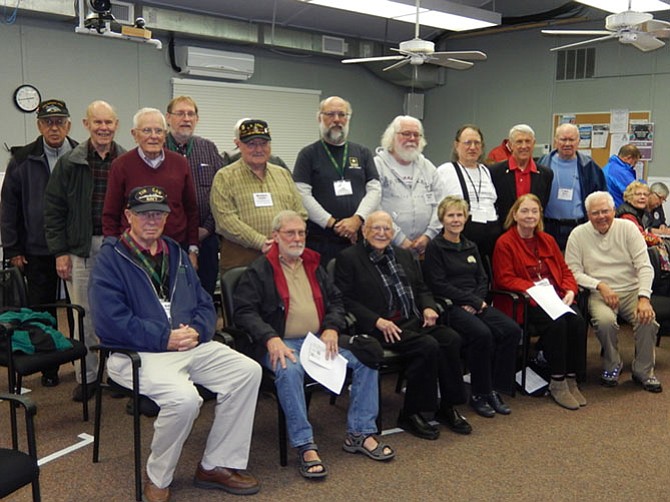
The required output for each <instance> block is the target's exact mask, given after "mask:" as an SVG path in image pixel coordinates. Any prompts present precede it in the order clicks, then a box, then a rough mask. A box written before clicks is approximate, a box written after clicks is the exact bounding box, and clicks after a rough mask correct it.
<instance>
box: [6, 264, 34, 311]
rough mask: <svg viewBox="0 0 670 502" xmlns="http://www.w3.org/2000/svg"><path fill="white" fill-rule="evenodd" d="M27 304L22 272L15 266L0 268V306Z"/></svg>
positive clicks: (21, 305)
mask: <svg viewBox="0 0 670 502" xmlns="http://www.w3.org/2000/svg"><path fill="white" fill-rule="evenodd" d="M26 306H28V290H27V288H26V281H25V279H24V278H23V274H22V273H21V271H20V270H19V269H18V268H16V267H10V268H6V269H4V270H0V307H26Z"/></svg>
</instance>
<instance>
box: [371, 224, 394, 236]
mask: <svg viewBox="0 0 670 502" xmlns="http://www.w3.org/2000/svg"><path fill="white" fill-rule="evenodd" d="M370 230H372V231H373V232H374V233H379V232H384V233H385V234H386V233H389V232H391V231H392V230H393V227H389V226H387V225H372V226H371V227H370Z"/></svg>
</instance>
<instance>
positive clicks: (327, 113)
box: [317, 96, 351, 145]
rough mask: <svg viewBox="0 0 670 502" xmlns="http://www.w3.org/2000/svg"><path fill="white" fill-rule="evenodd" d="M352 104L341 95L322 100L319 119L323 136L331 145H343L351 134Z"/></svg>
mask: <svg viewBox="0 0 670 502" xmlns="http://www.w3.org/2000/svg"><path fill="white" fill-rule="evenodd" d="M350 117H351V104H350V103H349V102H348V101H347V100H345V99H342V98H341V97H339V96H331V97H329V98H326V99H324V100H323V101H321V103H320V105H319V113H318V115H317V119H318V121H319V132H320V133H321V138H322V139H323V140H324V141H325V142H326V143H330V144H331V145H342V144H344V142H345V141H347V136H349V118H350Z"/></svg>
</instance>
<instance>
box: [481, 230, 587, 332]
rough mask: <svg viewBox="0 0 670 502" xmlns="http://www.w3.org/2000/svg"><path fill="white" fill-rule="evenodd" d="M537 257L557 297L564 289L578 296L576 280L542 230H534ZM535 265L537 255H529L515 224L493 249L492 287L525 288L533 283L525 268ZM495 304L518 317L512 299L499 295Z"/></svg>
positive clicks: (563, 293) (555, 245)
mask: <svg viewBox="0 0 670 502" xmlns="http://www.w3.org/2000/svg"><path fill="white" fill-rule="evenodd" d="M535 235H536V236H537V245H538V254H539V258H540V259H541V260H542V261H543V262H544V263H546V265H547V268H548V269H549V274H550V275H551V278H552V280H553V283H554V284H556V286H557V289H558V294H559V296H561V297H563V296H564V295H565V294H566V292H567V291H574V293H575V297H576V295H577V281H576V280H575V277H574V276H573V275H572V272H571V271H570V269H569V268H568V265H567V264H566V263H565V259H564V258H563V254H562V253H561V250H560V249H559V247H558V244H556V241H555V240H554V238H553V237H552V236H551V235H549V234H547V233H545V232H536V233H535ZM533 265H537V258H536V257H535V256H534V255H532V254H531V253H530V252H529V250H528V248H527V247H526V245H525V244H524V243H523V240H522V239H521V236H520V235H519V232H518V231H517V229H516V226H513V227H511V228H510V229H509V230H508V231H507V232H505V233H504V234H502V235H501V236H500V237H499V238H498V241H497V242H496V246H495V249H494V251H493V286H494V288H497V289H508V290H511V291H519V292H522V291H526V290H527V289H528V288H531V287H533V286H534V285H535V282H534V280H533V279H532V278H531V277H530V274H529V273H528V267H531V266H533ZM497 300H498V301H496V307H497V308H498V309H500V310H502V311H503V312H505V313H506V314H507V315H509V316H510V317H516V318H517V321H519V320H520V319H519V318H518V317H519V314H518V313H517V315H516V316H513V315H512V301H511V300H510V299H508V298H504V297H498V298H497Z"/></svg>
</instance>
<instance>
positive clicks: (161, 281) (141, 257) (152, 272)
mask: <svg viewBox="0 0 670 502" xmlns="http://www.w3.org/2000/svg"><path fill="white" fill-rule="evenodd" d="M121 240H122V241H123V242H124V243H125V244H126V246H128V248H129V249H130V252H131V253H132V254H133V257H134V258H135V259H136V260H137V261H138V262H139V264H140V265H141V266H142V268H144V270H145V271H146V272H147V274H149V277H150V278H151V282H152V283H153V284H154V287H155V288H156V290H157V291H158V296H160V297H161V298H162V299H165V300H167V298H168V295H167V290H166V287H165V286H166V285H165V278H166V277H167V262H168V257H167V252H166V250H165V249H163V250H162V251H163V252H162V259H161V272H160V275H159V274H158V272H156V268H155V267H154V266H153V264H152V263H151V262H150V261H149V259H148V258H147V256H146V255H145V254H144V253H143V252H142V251H141V250H140V248H139V247H137V244H136V243H135V241H134V240H133V239H132V237H130V234H129V233H128V231H127V230H126V231H125V232H123V234H121ZM158 245H159V246H161V243H160V241H159V243H158ZM161 248H162V246H161Z"/></svg>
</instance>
